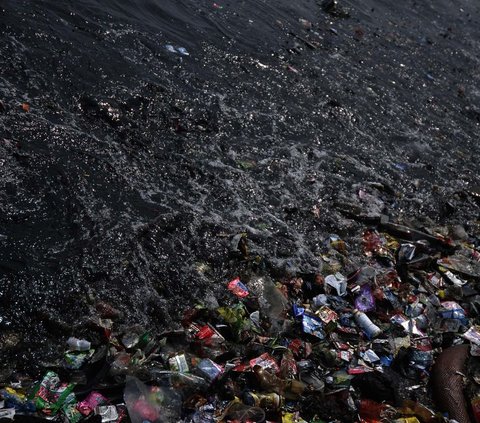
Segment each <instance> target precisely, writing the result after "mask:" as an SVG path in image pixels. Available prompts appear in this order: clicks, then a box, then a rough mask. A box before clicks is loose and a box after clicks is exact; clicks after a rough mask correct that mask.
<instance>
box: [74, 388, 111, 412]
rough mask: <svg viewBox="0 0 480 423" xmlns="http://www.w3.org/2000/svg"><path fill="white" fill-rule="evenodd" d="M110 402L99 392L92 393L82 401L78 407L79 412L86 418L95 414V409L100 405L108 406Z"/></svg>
mask: <svg viewBox="0 0 480 423" xmlns="http://www.w3.org/2000/svg"><path fill="white" fill-rule="evenodd" d="M107 403H108V400H107V398H105V397H104V396H103V395H102V394H101V393H99V392H95V391H93V392H90V393H89V394H88V396H87V398H85V399H84V400H83V401H80V402H79V403H78V405H77V409H78V411H80V412H81V413H82V414H83V415H84V416H88V415H89V414H91V413H93V411H94V410H95V408H96V407H97V406H99V405H104V404H107Z"/></svg>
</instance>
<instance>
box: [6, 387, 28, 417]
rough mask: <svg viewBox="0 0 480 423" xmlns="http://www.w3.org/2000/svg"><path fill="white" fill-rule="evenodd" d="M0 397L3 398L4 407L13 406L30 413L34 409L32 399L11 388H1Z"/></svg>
mask: <svg viewBox="0 0 480 423" xmlns="http://www.w3.org/2000/svg"><path fill="white" fill-rule="evenodd" d="M0 397H2V398H3V400H4V407H5V408H14V409H15V410H18V411H20V412H23V413H32V412H34V411H35V410H36V407H35V404H34V403H33V401H30V400H28V399H27V397H26V395H24V394H23V393H21V392H19V391H17V390H15V389H13V388H10V387H6V388H4V389H1V390H0Z"/></svg>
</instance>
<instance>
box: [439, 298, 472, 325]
mask: <svg viewBox="0 0 480 423" xmlns="http://www.w3.org/2000/svg"><path fill="white" fill-rule="evenodd" d="M440 316H441V317H442V318H444V319H458V320H460V321H461V322H462V323H463V324H465V323H467V322H468V321H467V320H466V316H465V310H464V309H463V308H462V307H461V306H460V305H459V304H458V303H456V302H455V301H444V302H442V303H441V309H440Z"/></svg>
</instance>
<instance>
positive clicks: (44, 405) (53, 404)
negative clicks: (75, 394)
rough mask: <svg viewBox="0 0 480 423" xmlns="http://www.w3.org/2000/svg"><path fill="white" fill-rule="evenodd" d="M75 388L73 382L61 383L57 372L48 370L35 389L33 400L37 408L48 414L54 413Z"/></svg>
mask: <svg viewBox="0 0 480 423" xmlns="http://www.w3.org/2000/svg"><path fill="white" fill-rule="evenodd" d="M73 388H74V385H73V384H67V383H61V382H60V378H59V377H58V375H57V374H56V373H55V372H47V374H46V375H45V376H44V378H43V379H42V381H41V382H40V384H39V385H38V387H37V389H36V391H35V395H34V398H33V401H34V403H35V406H36V407H37V409H39V410H41V411H42V412H43V413H45V414H47V415H54V414H56V413H57V412H58V410H60V408H61V407H62V405H63V403H64V402H65V400H66V398H67V397H68V395H69V394H70V392H72V390H73Z"/></svg>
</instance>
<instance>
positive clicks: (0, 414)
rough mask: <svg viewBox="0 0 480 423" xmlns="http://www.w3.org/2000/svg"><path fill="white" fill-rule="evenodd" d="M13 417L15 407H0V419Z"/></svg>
mask: <svg viewBox="0 0 480 423" xmlns="http://www.w3.org/2000/svg"><path fill="white" fill-rule="evenodd" d="M14 418H15V408H2V409H0V420H2V419H9V420H14Z"/></svg>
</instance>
